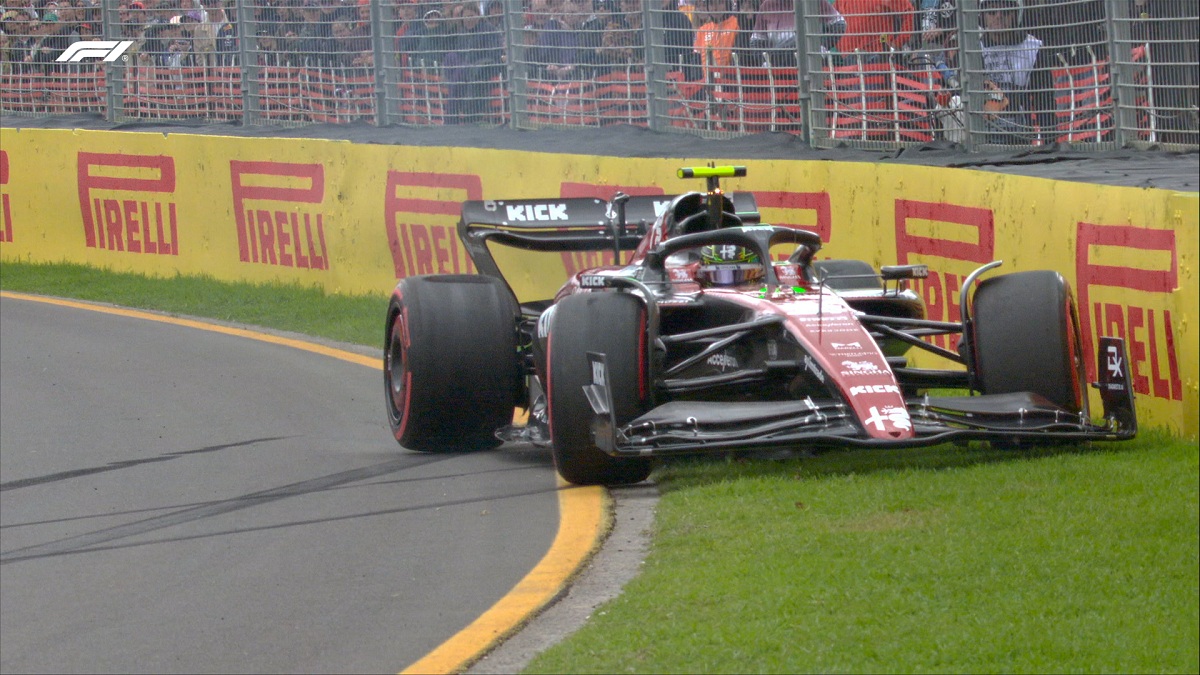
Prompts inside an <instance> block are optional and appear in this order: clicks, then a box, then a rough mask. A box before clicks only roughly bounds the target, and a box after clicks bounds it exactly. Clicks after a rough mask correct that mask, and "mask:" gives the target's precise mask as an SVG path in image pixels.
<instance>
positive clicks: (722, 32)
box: [693, 16, 738, 66]
mask: <svg viewBox="0 0 1200 675" xmlns="http://www.w3.org/2000/svg"><path fill="white" fill-rule="evenodd" d="M737 32H738V20H737V17H736V16H730V17H729V18H728V19H725V20H724V21H722V22H721V23H717V22H715V21H709V22H708V23H706V24H704V25H703V26H700V27H699V28H697V29H696V39H695V41H694V42H693V45H694V46H695V48H696V53H697V54H699V55H700V62H701V63H703V64H704V65H705V66H709V65H714V66H728V65H730V64H731V63H732V62H733V42H734V40H736V39H737ZM710 52H711V53H710Z"/></svg>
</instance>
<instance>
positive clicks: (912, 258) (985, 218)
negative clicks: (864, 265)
mask: <svg viewBox="0 0 1200 675" xmlns="http://www.w3.org/2000/svg"><path fill="white" fill-rule="evenodd" d="M895 208H896V255H897V258H898V262H899V263H900V264H901V265H908V264H914V263H921V262H930V259H931V258H932V259H940V262H936V263H934V264H932V265H930V270H929V276H928V277H927V278H925V279H919V280H916V281H915V282H914V283H915V290H916V292H917V293H918V294H920V296H921V297H922V298H923V299H924V300H925V306H926V310H927V312H928V317H929V318H930V319H933V320H935V321H961V320H962V309H961V308H960V307H959V295H960V291H961V290H962V282H963V279H964V278H966V276H967V275H969V274H970V273H971V272H972V271H974V270H975V269H976V268H978V267H979V266H980V265H984V264H986V263H989V262H991V261H992V260H995V256H996V225H995V220H994V217H993V215H992V211H991V209H984V208H979V207H974V206H960V205H958V204H946V203H942V202H921V201H915V200H911V199H897V200H896V207H895ZM921 223H924V224H925V225H921ZM929 225H934V226H935V227H934V228H930V227H929ZM935 230H936V231H937V232H939V233H941V234H942V235H943V236H932V235H931V234H929V232H933V231H935ZM964 263H966V264H964ZM948 337H949V338H950V339H949V340H948V339H947V338H948ZM932 342H933V343H935V344H937V345H938V346H939V347H946V348H950V349H954V348H957V346H958V336H957V335H955V336H946V335H938V336H935V337H934V338H932Z"/></svg>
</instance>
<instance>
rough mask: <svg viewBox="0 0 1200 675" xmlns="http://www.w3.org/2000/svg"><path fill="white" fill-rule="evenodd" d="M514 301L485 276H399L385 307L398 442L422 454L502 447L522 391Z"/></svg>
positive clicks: (389, 391) (387, 378) (389, 397)
mask: <svg viewBox="0 0 1200 675" xmlns="http://www.w3.org/2000/svg"><path fill="white" fill-rule="evenodd" d="M517 315H518V309H517V304H516V300H515V299H514V298H513V297H512V293H511V292H510V291H509V289H508V287H507V286H505V284H504V283H503V282H501V281H500V280H498V279H494V278H492V277H487V276H480V275H432V276H422V277H410V278H408V279H405V280H403V281H402V282H400V285H399V286H398V287H397V293H396V295H394V296H393V298H392V301H391V303H390V304H389V306H388V311H387V322H386V325H385V342H384V366H383V379H384V388H385V392H384V393H385V402H386V405H387V412H388V421H389V422H390V423H391V427H392V433H393V434H394V435H395V437H396V440H397V441H398V442H399V443H400V445H402V446H404V447H406V448H408V449H410V450H419V451H422V452H458V451H467V450H482V449H489V448H494V447H496V446H498V445H500V440H499V439H497V438H496V436H495V432H496V430H497V429H499V428H501V427H503V426H505V425H508V424H511V423H512V416H513V408H514V407H515V402H516V399H517V396H518V391H519V383H520V368H519V361H518V353H517V334H516V325H517Z"/></svg>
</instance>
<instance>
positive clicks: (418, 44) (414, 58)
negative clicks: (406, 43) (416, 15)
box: [408, 3, 454, 67]
mask: <svg viewBox="0 0 1200 675" xmlns="http://www.w3.org/2000/svg"><path fill="white" fill-rule="evenodd" d="M438 4H439V5H440V4H442V3H438ZM414 28H415V30H414V31H413V32H412V35H411V37H412V40H413V41H412V46H413V50H412V51H411V52H410V53H409V55H408V61H409V65H411V66H428V67H432V66H434V65H437V64H440V63H441V62H442V61H445V60H446V53H447V52H448V51H450V50H451V49H452V48H453V42H454V38H453V37H452V35H451V33H450V24H449V22H448V21H446V19H445V17H443V16H442V11H441V10H440V9H438V8H437V7H432V6H431V8H430V9H428V10H426V11H425V12H422V14H421V21H420V23H419V24H417V25H416V26H415V27H414Z"/></svg>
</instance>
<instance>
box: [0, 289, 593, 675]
mask: <svg viewBox="0 0 1200 675" xmlns="http://www.w3.org/2000/svg"><path fill="white" fill-rule="evenodd" d="M0 297H3V298H13V299H15V300H28V301H31V302H42V303H46V304H49V305H58V306H61V307H71V308H75V309H85V310H90V311H94V312H101V313H104V314H114V315H117V316H126V317H131V318H136V319H145V320H147V321H158V322H160V323H170V324H176V325H180V326H187V327H189V328H195V329H197V330H206V331H211V332H214V333H223V334H225V335H234V336H237V337H243V338H247V339H251V340H258V341H260V342H269V343H272V344H278V345H285V346H288V347H292V348H295V349H300V350H304V351H308V352H313V353H316V354H322V355H324V356H329V357H332V358H335V359H341V360H343V361H348V362H350V363H357V364H359V365H363V366H367V367H370V368H381V367H382V365H383V362H382V360H381V359H377V358H373V357H369V356H363V355H361V354H355V353H353V352H347V351H343V350H340V349H334V348H332V347H326V346H323V345H318V344H314V343H311V342H304V341H302V340H294V339H292V338H285V337H278V336H274V335H268V334H266V333H259V332H256V331H252V330H246V329H243V328H231V327H227V326H219V325H216V324H211V323H205V322H202V321H196V320H193V319H183V318H179V317H172V316H164V315H161V314H153V313H151V312H144V311H140V310H136V309H125V308H122V307H113V306H110V305H101V304H94V303H87V302H78V301H75V300H66V299H62V298H52V297H47V296H40V295H28V294H25V293H14V292H11V291H0ZM518 416H519V415H518ZM514 421H516V420H514ZM557 481H558V483H557V492H558V510H559V521H558V533H557V534H556V535H555V536H554V541H553V543H551V544H550V549H549V550H548V551H547V552H546V555H545V556H543V557H542V559H541V560H540V561H539V562H538V564H537V565H535V566H534V568H533V569H532V570H530V572H529V574H527V575H525V578H523V579H521V581H519V582H518V583H517V585H516V586H514V587H513V588H512V590H510V591H509V592H508V593H507V594H505V595H504V597H502V598H500V600H498V601H497V602H496V604H494V605H492V606H491V607H490V608H489V609H488V610H487V611H485V612H484V613H483V614H482V615H480V616H479V618H477V619H475V620H474V621H472V622H471V623H470V624H469V625H468V626H467V627H466V628H464V629H462V630H461V631H459V632H458V633H457V634H455V635H454V636H453V637H451V638H450V639H449V640H446V641H445V642H443V643H442V644H441V645H439V646H438V647H436V648H435V649H434V650H433V651H432V652H430V653H429V654H426V655H425V656H423V657H422V658H421V659H420V660H418V661H416V662H415V663H413V664H412V665H410V666H408V667H407V668H405V669H404V670H403V671H401V673H403V674H405V675H409V674H414V673H421V674H425V673H429V674H435V673H458V672H462V671H464V670H466V669H467V668H468V667H470V666H471V664H473V663H475V662H476V661H478V660H479V659H480V658H482V657H483V656H484V655H485V654H486V653H487V652H488V651H490V650H491V649H492V648H493V647H495V646H496V645H497V644H499V643H500V641H501V640H503V639H505V638H507V637H508V636H510V635H512V634H513V633H515V632H516V631H517V630H519V629H520V628H521V627H523V626H524V625H525V624H526V623H527V622H528V621H529V620H530V619H532V618H533V617H534V616H535V615H536V614H537V613H538V612H539V611H541V610H542V609H543V608H545V607H546V606H547V605H549V604H550V603H551V602H553V601H554V600H556V599H557V598H558V597H559V596H560V595H561V594H562V593H563V591H564V590H565V589H566V587H567V583H568V582H570V581H571V579H573V578H574V577H575V575H576V574H577V573H578V572H579V571H581V570H582V569H583V564H584V563H585V562H586V561H587V560H588V559H589V558H590V557H591V556H592V554H593V553H594V552H595V551H596V550H597V549H598V548H599V547H600V544H601V542H603V540H604V536H605V535H606V534H607V533H608V531H609V529H610V528H611V526H612V502H611V500H610V499H609V496H608V492H607V491H606V490H605V489H604V488H602V487H599V486H575V485H570V484H569V483H567V482H565V481H563V480H562V478H558V479H557Z"/></svg>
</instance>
